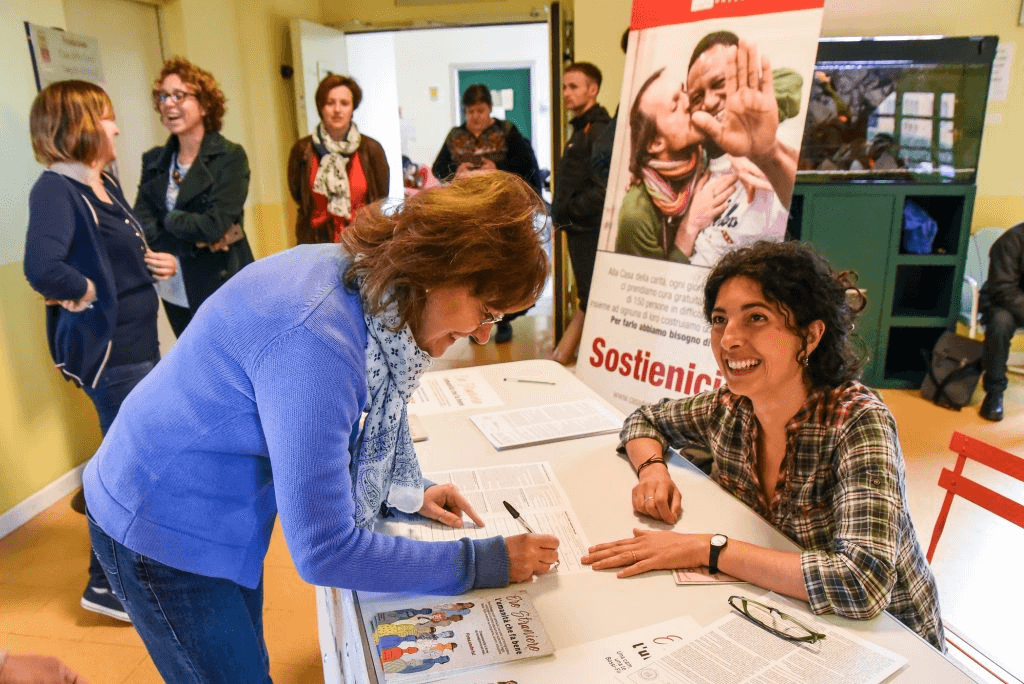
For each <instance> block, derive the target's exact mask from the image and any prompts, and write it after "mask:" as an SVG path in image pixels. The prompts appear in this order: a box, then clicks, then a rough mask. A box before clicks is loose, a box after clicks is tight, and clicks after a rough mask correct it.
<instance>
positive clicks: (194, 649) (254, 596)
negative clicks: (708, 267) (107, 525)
mask: <svg viewBox="0 0 1024 684" xmlns="http://www.w3.org/2000/svg"><path fill="white" fill-rule="evenodd" d="M89 534H90V535H91V536H92V547H93V550H94V551H95V553H96V556H97V557H98V558H99V560H100V563H101V564H102V565H103V570H104V571H105V572H106V573H107V578H108V579H109V580H110V588H111V589H112V590H113V592H114V595H115V596H117V598H118V599H120V601H121V604H122V605H123V606H124V609H125V610H126V611H127V612H128V615H129V616H130V617H131V619H132V625H133V626H134V627H135V629H136V631H138V633H139V636H141V637H142V641H143V642H144V643H145V644H146V650H148V651H149V655H150V656H151V657H152V658H153V662H154V663H155V664H156V668H157V670H159V671H160V675H161V676H162V677H163V678H164V680H165V681H168V682H174V683H175V684H220V683H222V682H223V683H224V684H228V683H229V682H230V683H232V684H233V683H234V682H246V683H247V684H250V683H251V684H264V683H268V684H269V683H270V682H271V679H270V657H269V656H268V655H267V645H266V642H264V640H263V580H262V578H261V579H260V584H259V586H258V587H256V588H255V589H247V588H246V587H243V586H241V585H238V584H235V583H234V582H231V581H230V580H226V579H218V578H214V577H204V576H203V575H196V574H193V573H191V572H185V571H184V570H176V569H175V568H172V567H170V566H167V565H164V564H163V563H159V562H157V561H155V560H153V559H151V558H147V557H146V556H143V555H141V554H138V553H135V552H134V551H132V550H131V549H129V548H127V547H125V546H124V545H122V544H119V543H118V542H116V541H114V540H113V539H111V538H110V537H109V536H108V535H107V534H106V533H105V532H104V531H103V530H102V529H100V527H99V525H97V524H96V522H95V521H94V520H93V519H92V517H91V516H90V517H89Z"/></svg>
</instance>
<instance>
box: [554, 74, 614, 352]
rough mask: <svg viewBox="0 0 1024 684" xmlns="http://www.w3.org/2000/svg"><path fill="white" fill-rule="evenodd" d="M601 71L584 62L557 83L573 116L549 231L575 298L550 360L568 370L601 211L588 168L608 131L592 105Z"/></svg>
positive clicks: (599, 192) (600, 110)
mask: <svg viewBox="0 0 1024 684" xmlns="http://www.w3.org/2000/svg"><path fill="white" fill-rule="evenodd" d="M600 89H601V70H600V69H598V68H597V67H596V66H594V65H593V64H591V63H589V62H575V63H573V64H570V65H569V66H568V67H566V69H565V75H564V76H563V77H562V98H563V100H564V101H565V107H566V109H569V110H570V111H572V113H573V118H572V120H571V121H569V124H570V125H571V126H572V129H573V133H572V137H571V138H569V142H568V143H567V144H566V146H565V151H564V152H563V153H562V158H561V159H560V160H559V161H558V168H557V169H556V170H555V195H554V198H553V202H552V206H551V215H552V218H553V219H554V222H555V226H556V227H558V228H561V229H563V230H565V233H566V237H567V238H568V241H569V258H570V259H571V260H572V271H573V276H575V278H576V287H577V292H578V294H579V300H580V310H579V312H578V313H577V314H576V315H575V316H574V317H573V319H572V321H571V322H570V323H569V327H568V328H566V331H565V334H564V335H563V336H562V339H561V340H560V341H559V343H558V346H557V347H556V348H555V351H554V354H553V355H552V356H553V358H554V359H555V360H556V361H558V362H560V363H563V364H568V363H570V362H571V361H572V359H573V357H575V355H576V348H577V347H579V344H580V337H581V336H582V333H583V317H584V312H585V311H586V309H587V298H588V297H589V296H590V278H591V276H592V275H593V272H594V260H595V259H596V257H597V241H598V237H599V235H600V231H601V214H602V212H603V211H604V191H605V184H604V183H603V182H601V180H600V178H599V176H598V175H597V173H595V170H594V166H593V164H592V162H591V152H592V150H593V146H594V141H595V140H597V138H598V137H600V135H601V133H602V132H603V131H604V130H605V128H606V127H607V126H608V123H609V121H610V119H611V117H609V116H608V110H606V109H605V108H604V107H602V106H601V105H599V104H597V94H598V92H599V91H600Z"/></svg>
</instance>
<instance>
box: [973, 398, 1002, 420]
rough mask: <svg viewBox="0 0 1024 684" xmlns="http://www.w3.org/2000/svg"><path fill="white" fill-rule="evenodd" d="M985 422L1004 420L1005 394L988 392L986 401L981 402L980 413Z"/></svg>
mask: <svg viewBox="0 0 1024 684" xmlns="http://www.w3.org/2000/svg"><path fill="white" fill-rule="evenodd" d="M978 413H980V414H981V417H982V418H984V419H985V420H991V421H999V420H1002V419H1003V393H1002V392H988V393H986V394H985V400H984V401H982V402H981V410H980V411H979V412H978Z"/></svg>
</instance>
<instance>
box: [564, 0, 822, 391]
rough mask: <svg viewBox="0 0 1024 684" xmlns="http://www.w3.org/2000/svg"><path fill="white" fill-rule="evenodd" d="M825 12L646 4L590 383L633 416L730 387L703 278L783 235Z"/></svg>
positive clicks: (817, 0)
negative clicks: (649, 406)
mask: <svg viewBox="0 0 1024 684" xmlns="http://www.w3.org/2000/svg"><path fill="white" fill-rule="evenodd" d="M823 5H824V2H823V0H691V2H689V3H687V2H677V1H675V0H658V1H655V0H634V2H633V18H632V23H631V26H630V28H631V30H630V37H629V48H628V50H627V53H626V72H625V77H624V78H623V83H622V95H621V99H620V101H619V114H618V119H617V121H616V129H615V147H614V151H613V154H612V162H611V170H610V173H609V179H608V188H607V194H606V196H605V206H604V215H603V219H602V225H601V237H600V246H599V249H598V254H597V261H596V264H595V266H594V278H593V285H592V286H591V292H590V300H589V302H588V304H587V316H586V322H585V326H584V330H583V341H582V343H581V345H580V352H579V360H578V361H577V365H576V369H577V370H576V372H577V375H578V376H579V377H580V378H581V379H582V380H583V381H584V382H586V383H587V384H588V385H590V386H591V387H593V388H594V389H595V390H597V391H598V392H600V393H601V394H602V395H603V396H605V397H606V398H607V399H608V400H609V401H611V402H612V403H614V404H615V405H616V406H617V407H618V408H620V409H622V410H624V411H629V410H632V409H633V408H635V407H636V406H638V405H640V404H644V403H651V402H653V401H657V400H658V399H661V398H662V397H667V396H676V397H678V396H683V395H689V394H696V393H697V392H702V391H705V390H709V389H713V388H715V387H718V386H720V385H721V384H722V382H723V378H722V375H721V373H720V372H719V371H718V366H717V364H716V363H715V359H714V355H713V353H712V350H711V347H710V343H711V340H710V336H709V329H708V326H707V324H706V323H705V317H704V311H703V306H704V297H703V287H704V280H705V278H706V277H707V274H708V269H709V268H710V267H712V266H713V265H714V264H715V263H716V262H717V261H718V259H719V257H721V256H722V254H724V253H726V252H727V251H730V250H733V249H737V248H739V247H743V246H745V245H749V244H752V243H753V242H755V241H757V240H765V239H767V240H781V239H783V237H784V236H785V232H786V221H787V218H788V213H789V202H790V200H791V198H792V193H793V184H794V179H795V177H796V168H797V155H798V151H799V147H800V140H801V136H802V133H803V125H804V116H805V109H806V103H807V98H808V92H809V88H810V83H811V77H812V73H813V68H814V59H815V55H816V53H817V47H818V35H819V33H820V31H821V17H822V8H823Z"/></svg>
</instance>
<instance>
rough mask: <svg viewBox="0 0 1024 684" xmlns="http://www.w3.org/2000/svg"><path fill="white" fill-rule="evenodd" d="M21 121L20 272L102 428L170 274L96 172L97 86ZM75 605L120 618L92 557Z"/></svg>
mask: <svg viewBox="0 0 1024 684" xmlns="http://www.w3.org/2000/svg"><path fill="white" fill-rule="evenodd" d="M30 129H31V134H32V149H33V150H34V152H35V156H36V159H37V160H38V161H39V163H41V164H43V165H45V166H46V171H44V172H43V174H42V175H41V176H40V177H39V180H37V181H36V184H35V185H34V186H33V187H32V193H31V194H30V195H29V222H28V232H27V235H26V239H25V262H24V268H25V277H26V278H28V281H29V284H31V285H32V288H33V289H35V290H36V291H37V292H39V293H40V294H42V295H43V296H44V297H45V298H46V304H47V311H46V333H47V337H48V339H49V343H50V354H51V355H52V356H53V361H54V363H55V364H57V368H58V369H60V371H61V372H62V373H63V374H64V377H65V378H66V379H68V380H69V381H72V382H74V383H75V384H76V385H78V386H79V387H81V388H82V389H83V390H85V393H86V394H88V395H89V398H90V399H92V402H93V404H94V405H95V406H96V411H97V413H99V418H100V429H101V431H102V432H103V433H104V434H105V433H106V432H107V429H108V428H109V427H110V424H111V423H112V422H113V421H114V417H115V416H116V415H117V412H118V409H119V408H120V406H121V402H122V400H124V398H125V397H126V396H127V395H128V393H129V392H130V391H131V390H132V388H133V387H134V386H135V385H136V383H138V382H139V380H141V379H142V377H143V376H144V375H146V373H147V372H149V370H150V369H151V368H153V365H154V364H155V363H156V361H157V359H158V358H159V357H160V349H159V346H158V343H157V334H156V312H157V295H156V290H155V289H154V288H153V278H154V277H157V278H161V279H162V278H168V277H170V276H171V275H173V274H174V272H175V261H174V257H173V256H172V255H170V254H167V253H157V252H153V251H152V250H150V249H149V246H148V245H147V244H146V239H145V236H144V235H143V230H142V226H141V225H140V224H139V221H138V219H136V217H135V215H134V214H133V213H132V212H131V210H130V209H129V208H128V200H126V199H125V197H124V195H123V194H122V193H121V186H120V185H119V184H118V182H117V180H116V179H114V177H113V176H110V175H109V174H106V173H103V167H104V166H106V165H107V164H109V163H110V162H112V161H114V159H116V158H117V150H116V148H115V146H114V138H115V137H117V135H118V133H119V131H118V128H117V123H116V121H115V118H114V108H113V105H112V104H111V102H110V98H109V97H108V96H107V94H106V93H105V92H104V91H103V89H102V88H100V87H99V86H97V85H94V84H92V83H86V82H85V81H60V82H57V83H53V84H51V85H49V86H47V87H46V88H45V89H44V90H43V91H42V92H40V93H39V95H37V96H36V99H35V101H34V102H33V103H32V113H31V117H30ZM82 607H83V608H85V609H86V610H91V611H94V612H97V613H102V614H104V615H108V616H110V617H114V618H118V619H120V620H127V619H128V616H127V614H126V613H125V612H124V610H123V609H122V608H121V604H120V602H118V600H117V598H116V597H115V596H113V595H111V593H110V588H109V585H108V584H107V579H106V577H105V576H104V574H103V569H102V568H101V567H100V565H99V563H98V562H97V561H96V557H95V555H93V556H92V558H91V560H90V564H89V584H88V585H87V586H86V588H85V593H84V594H83V595H82Z"/></svg>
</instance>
